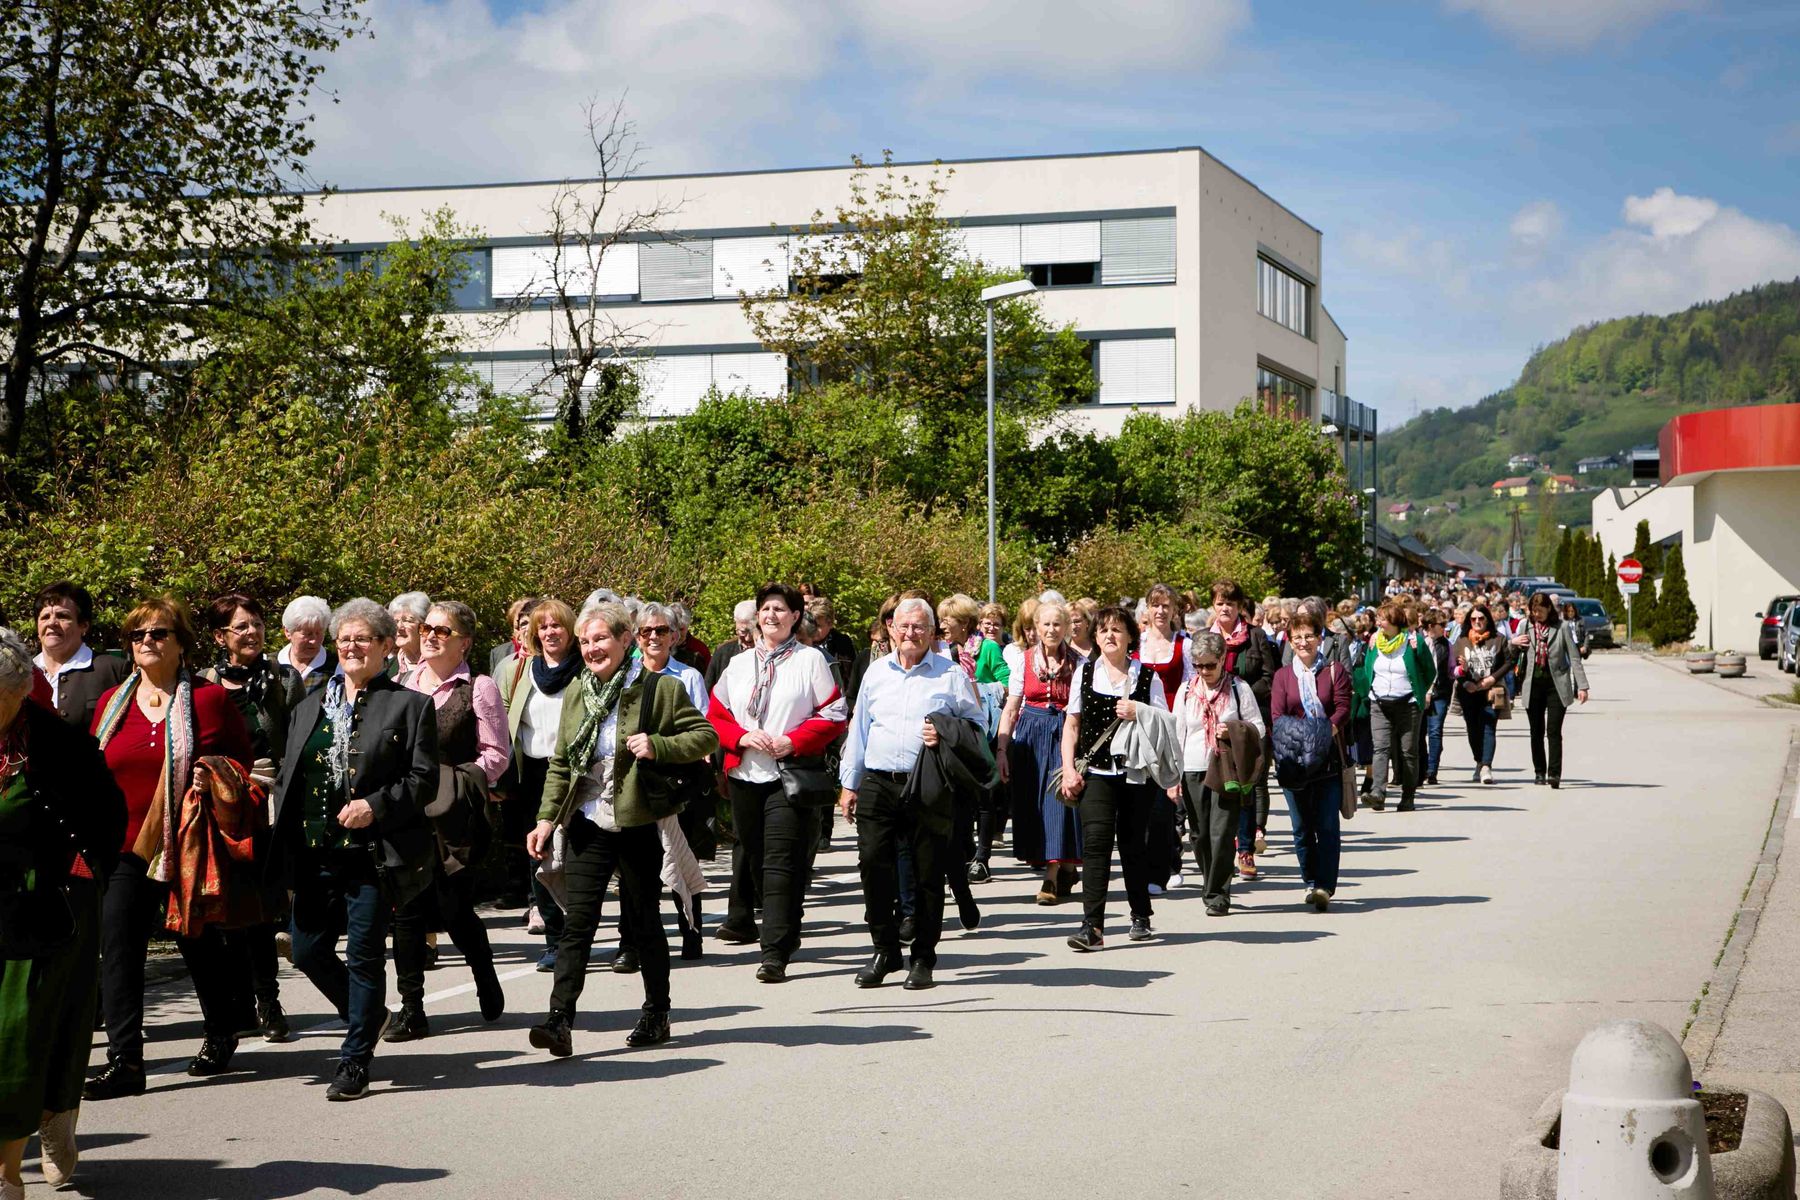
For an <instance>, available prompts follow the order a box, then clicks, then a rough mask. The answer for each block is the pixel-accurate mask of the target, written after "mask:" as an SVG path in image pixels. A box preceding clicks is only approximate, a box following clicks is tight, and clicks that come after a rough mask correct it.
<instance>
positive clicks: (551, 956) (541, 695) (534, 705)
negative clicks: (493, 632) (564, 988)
mask: <svg viewBox="0 0 1800 1200" xmlns="http://www.w3.org/2000/svg"><path fill="white" fill-rule="evenodd" d="M525 621H526V625H525V631H524V649H525V657H524V658H523V659H512V660H509V661H508V662H507V664H506V669H504V670H502V671H500V672H499V679H498V682H499V687H500V700H501V703H503V704H505V705H506V727H507V731H508V732H509V733H510V734H511V736H512V744H513V755H512V767H511V769H510V770H509V771H508V772H507V774H506V776H505V783H504V785H503V788H502V789H501V790H502V791H504V793H505V799H504V800H502V802H501V805H500V838H501V844H502V851H501V853H502V854H503V855H504V856H505V858H506V859H507V860H509V861H508V862H507V866H506V869H507V874H508V876H509V878H508V881H507V883H506V885H505V890H504V891H503V892H502V894H501V902H502V903H503V904H505V905H507V906H508V907H518V906H519V905H520V904H521V903H524V902H527V901H529V903H530V905H531V910H530V911H529V912H528V913H527V914H526V921H527V923H528V925H529V926H530V927H531V928H532V929H533V930H534V931H535V932H540V933H542V934H543V936H544V953H543V956H542V957H541V958H539V959H538V964H537V969H538V970H540V971H554V970H555V969H556V946H557V943H558V942H559V941H561V939H562V909H561V908H559V907H558V906H557V903H556V900H555V898H554V897H552V896H551V895H550V893H549V892H548V891H546V890H544V886H543V884H541V883H539V882H538V881H537V874H536V871H537V867H536V864H535V863H533V862H532V861H531V859H530V856H529V855H525V856H523V860H522V861H520V858H519V854H520V852H519V850H517V849H515V848H514V847H522V846H524V844H525V837H526V835H527V834H528V833H530V832H531V829H532V827H533V826H534V825H535V824H536V823H537V814H538V809H540V808H542V807H543V799H544V778H545V776H546V775H547V774H548V773H549V770H550V757H551V755H553V754H555V753H556V731H557V728H558V724H559V722H560V721H561V720H562V706H563V692H564V690H565V689H566V688H567V687H568V686H569V684H571V683H573V682H574V681H575V679H576V676H577V674H578V673H579V672H580V670H581V655H579V654H577V653H576V651H575V613H574V611H573V610H572V609H570V608H569V606H568V605H567V604H564V603H563V602H562V601H561V600H555V599H548V598H546V599H540V600H538V601H536V602H535V603H534V604H533V605H532V607H531V608H530V609H528V610H527V611H526V617H525ZM534 918H535V920H534Z"/></svg>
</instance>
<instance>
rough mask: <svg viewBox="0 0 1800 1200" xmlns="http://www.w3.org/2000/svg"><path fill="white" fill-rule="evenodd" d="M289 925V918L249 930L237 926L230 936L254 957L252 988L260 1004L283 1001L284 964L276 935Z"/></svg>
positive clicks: (252, 963)
mask: <svg viewBox="0 0 1800 1200" xmlns="http://www.w3.org/2000/svg"><path fill="white" fill-rule="evenodd" d="M285 928H287V922H286V921H279V922H278V921H269V922H266V923H265V924H262V925H252V926H250V928H248V929H234V930H232V931H231V932H230V933H229V934H227V935H226V939H227V940H228V941H238V942H242V943H243V944H244V953H245V954H247V955H248V956H249V958H250V990H251V991H252V992H253V993H255V996H256V1002H257V1003H258V1004H278V1003H280V1002H281V974H280V964H279V963H277V962H276V959H277V957H278V956H277V955H276V953H275V935H276V934H277V933H279V932H281V930H283V929H285Z"/></svg>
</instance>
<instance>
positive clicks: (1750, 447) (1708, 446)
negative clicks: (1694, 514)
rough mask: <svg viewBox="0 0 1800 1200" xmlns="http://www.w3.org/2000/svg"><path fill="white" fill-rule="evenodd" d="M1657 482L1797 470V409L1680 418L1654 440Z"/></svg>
mask: <svg viewBox="0 0 1800 1200" xmlns="http://www.w3.org/2000/svg"><path fill="white" fill-rule="evenodd" d="M1657 444H1658V450H1659V452H1660V457H1661V459H1662V464H1661V468H1662V481H1663V483H1665V484H1670V483H1683V482H1686V481H1687V480H1688V479H1689V478H1690V477H1692V476H1696V475H1704V474H1707V473H1709V472H1712V471H1755V470H1769V469H1772V468H1781V467H1789V468H1796V469H1800V404H1759V405H1754V406H1750V407H1745V408H1714V409H1708V410H1707V411H1705V412H1695V413H1683V414H1682V415H1681V416H1679V417H1676V418H1675V419H1674V420H1672V421H1670V422H1669V423H1668V424H1667V425H1664V426H1663V427H1662V433H1661V434H1660V435H1658V437H1657Z"/></svg>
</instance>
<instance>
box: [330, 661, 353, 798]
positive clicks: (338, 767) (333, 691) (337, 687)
mask: <svg viewBox="0 0 1800 1200" xmlns="http://www.w3.org/2000/svg"><path fill="white" fill-rule="evenodd" d="M358 694H359V695H360V694H361V693H358ZM325 719H326V720H328V721H330V722H331V749H330V750H329V751H327V752H326V754H325V769H326V771H327V772H328V773H329V774H330V776H331V786H332V787H333V788H334V789H338V790H342V788H343V786H344V783H345V782H346V781H347V780H348V779H349V778H350V732H351V729H350V727H351V726H352V725H353V724H354V723H355V720H356V705H355V703H354V702H353V701H351V700H350V698H349V695H348V693H347V692H346V690H345V688H344V677H343V676H342V675H336V674H334V675H333V676H332V677H331V678H330V679H329V680H327V681H326V683H325Z"/></svg>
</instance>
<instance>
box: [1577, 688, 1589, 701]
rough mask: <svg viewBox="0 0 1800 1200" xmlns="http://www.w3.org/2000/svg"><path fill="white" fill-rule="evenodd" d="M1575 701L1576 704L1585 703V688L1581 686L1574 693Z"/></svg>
mask: <svg viewBox="0 0 1800 1200" xmlns="http://www.w3.org/2000/svg"><path fill="white" fill-rule="evenodd" d="M1575 703H1577V704H1586V703H1587V689H1586V688H1582V689H1581V690H1580V691H1578V692H1576V693H1575Z"/></svg>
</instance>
